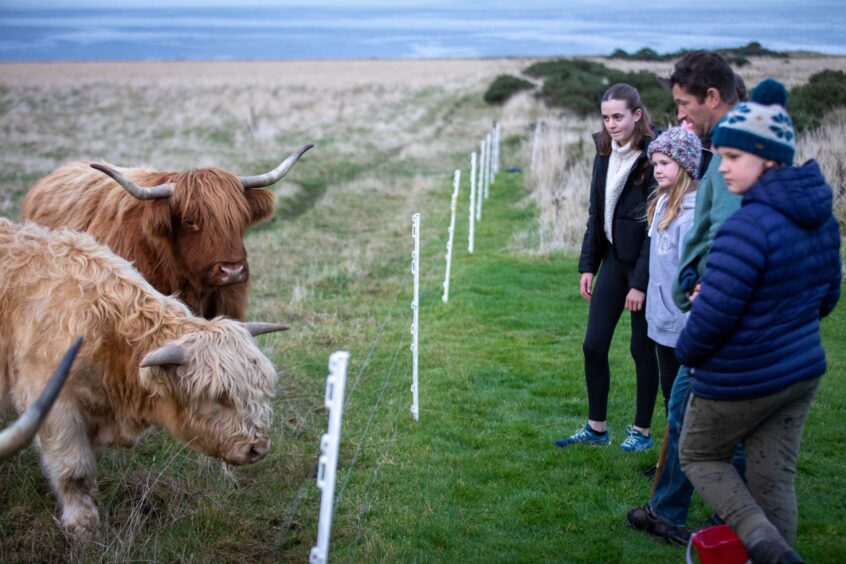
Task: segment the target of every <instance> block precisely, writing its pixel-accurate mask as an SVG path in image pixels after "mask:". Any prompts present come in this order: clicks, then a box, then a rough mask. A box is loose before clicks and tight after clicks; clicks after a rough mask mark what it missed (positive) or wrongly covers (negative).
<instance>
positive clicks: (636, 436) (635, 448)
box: [620, 425, 652, 452]
mask: <svg viewBox="0 0 846 564" xmlns="http://www.w3.org/2000/svg"><path fill="white" fill-rule="evenodd" d="M626 434H628V436H627V437H626V440H624V441H623V442H622V443H620V448H621V449H623V450H625V451H627V452H643V451H645V450H649V449H651V448H652V435H649V436H648V437H647V436H646V435H644V434H643V433H641V432H640V431H638V430H637V429H635V428H634V427H632V426H631V425H626Z"/></svg>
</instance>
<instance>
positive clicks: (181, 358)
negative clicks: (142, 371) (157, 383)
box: [140, 343, 189, 368]
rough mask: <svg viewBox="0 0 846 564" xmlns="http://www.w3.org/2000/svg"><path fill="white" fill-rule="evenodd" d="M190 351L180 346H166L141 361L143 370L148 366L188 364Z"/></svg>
mask: <svg viewBox="0 0 846 564" xmlns="http://www.w3.org/2000/svg"><path fill="white" fill-rule="evenodd" d="M188 359H189V357H188V351H187V350H185V348H184V347H182V346H180V345H174V344H173V343H171V344H169V345H164V346H163V347H159V348H157V349H156V350H154V351H151V352H149V353H147V356H145V357H144V358H143V359H142V360H141V364H140V366H141V368H144V367H147V366H166V365H172V364H188Z"/></svg>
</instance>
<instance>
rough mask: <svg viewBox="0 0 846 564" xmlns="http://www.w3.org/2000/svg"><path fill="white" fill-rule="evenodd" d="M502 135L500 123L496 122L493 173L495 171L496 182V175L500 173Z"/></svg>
mask: <svg viewBox="0 0 846 564" xmlns="http://www.w3.org/2000/svg"><path fill="white" fill-rule="evenodd" d="M500 133H501V129H500V127H499V122H496V125H495V126H494V161H493V171H494V180H496V175H497V173H499V136H500Z"/></svg>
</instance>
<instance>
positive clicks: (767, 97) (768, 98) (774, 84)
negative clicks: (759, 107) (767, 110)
mask: <svg viewBox="0 0 846 564" xmlns="http://www.w3.org/2000/svg"><path fill="white" fill-rule="evenodd" d="M749 100H750V101H751V102H755V103H757V104H763V105H765V106H772V105H773V104H778V105H779V106H781V107H782V108H786V107H787V88H785V87H784V84H782V83H781V82H779V81H777V80H773V79H772V78H767V79H765V80H762V81H761V83H760V84H758V86H756V87H755V88H754V89H753V90H752V96H751V97H750V98H749Z"/></svg>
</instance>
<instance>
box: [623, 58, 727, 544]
mask: <svg viewBox="0 0 846 564" xmlns="http://www.w3.org/2000/svg"><path fill="white" fill-rule="evenodd" d="M670 84H671V85H672V91H673V99H674V100H675V102H676V105H677V106H678V119H679V121H683V120H684V121H687V122H688V123H689V124H691V125H692V126H693V128H694V130H695V131H696V133H697V134H698V135H699V136H700V137H701V138H703V140H704V142H703V146H704V147H709V146H710V144H711V143H710V135H711V132H712V131H713V130H714V128H715V126H716V125H717V123H718V122H719V121H720V120H721V119H722V118H723V116H725V115H726V114H727V113H728V112H729V111H730V110H731V109H733V108H734V106H735V104H737V102H738V91H739V88H738V83H737V80H736V75H735V74H734V71H732V69H731V67H730V66H729V65H728V63H726V61H725V60H724V59H723V58H722V57H720V55H718V54H717V53H713V52H710V51H692V52H690V53H687V54H685V55H684V56H683V57H682V58H681V59H679V60H678V62H676V64H675V67H674V69H673V73H672V75H671V76H670ZM719 167H720V157H719V155H717V154H715V155H714V156H713V157H712V158H711V160H710V163H709V164H708V168H707V170H706V171H705V173H704V175H703V176H702V180H701V181H700V183H699V186H698V188H697V191H696V208H695V211H694V223H693V227H692V228H691V229H690V231H689V232H688V234H687V236H686V237H685V242H684V248H683V250H682V257H681V261H680V262H679V270H678V275H677V276H676V279H675V280H674V283H673V299H674V301H675V302H676V305H677V306H678V307H679V308H680V309H681V310H682V311H688V310H689V309H690V298H691V294H693V293H694V292H695V289H696V284H697V282H698V280H699V279H700V278H701V277H702V273H703V272H704V270H705V263H706V262H707V260H708V251H709V250H710V248H711V242H712V241H713V239H714V235H715V234H716V232H717V229H719V227H720V225H722V223H723V221H725V220H726V219H727V218H728V217H729V216H730V215H731V214H732V213H734V212H735V211H736V210H737V209H738V208H739V207H740V196H737V195H735V194H731V193H730V192H729V191H728V187H727V186H726V183H725V180H724V179H723V175H722V174H720V172H719V170H718V169H719ZM689 395H690V372H689V371H688V369H687V368H686V367H684V366H682V367H681V369H679V373H678V375H677V376H676V380H675V382H674V383H673V390H672V392H671V394H670V401H669V405H668V409H667V441H666V442H667V445H666V448H665V449H664V452H665V453H666V454H665V459H664V462H663V464H662V469H661V471H660V474H658V475H657V476H656V478H655V480H656V481H655V488H654V491H653V494H652V498H651V499H650V500H649V502H647V503H646V504H645V505H644V506H643V507H638V508H635V509H632V510H630V511H629V513H628V515H627V519H628V522H629V524H630V525H631V526H632V527H634V528H635V529H639V530H643V531H646V532H648V533H649V534H651V535H653V536H655V537H658V538H661V539H663V540H665V541H667V542H671V543H675V544H682V545H683V544H687V541H688V539H689V538H690V530H689V529H687V528H686V527H685V525H686V522H687V513H688V509H689V508H690V499H691V496H692V495H693V485H692V484H691V483H690V481H688V479H687V477H686V476H685V475H684V473H683V472H682V470H681V465H680V463H679V452H678V446H679V435H680V434H681V428H682V421H683V417H684V411H685V407H686V405H687V399H688V396H689Z"/></svg>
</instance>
